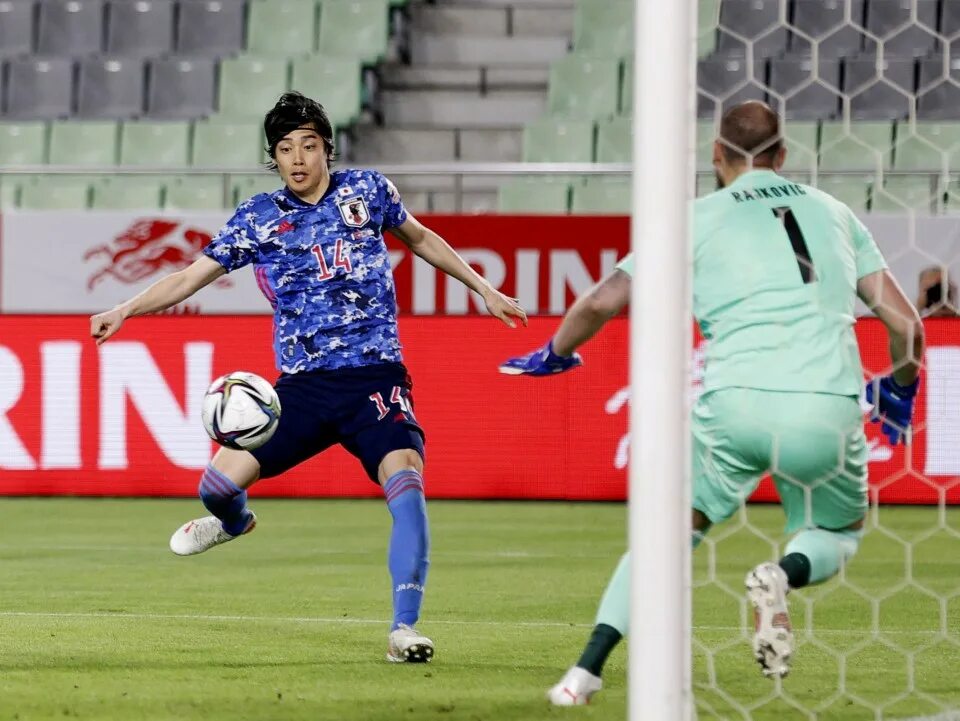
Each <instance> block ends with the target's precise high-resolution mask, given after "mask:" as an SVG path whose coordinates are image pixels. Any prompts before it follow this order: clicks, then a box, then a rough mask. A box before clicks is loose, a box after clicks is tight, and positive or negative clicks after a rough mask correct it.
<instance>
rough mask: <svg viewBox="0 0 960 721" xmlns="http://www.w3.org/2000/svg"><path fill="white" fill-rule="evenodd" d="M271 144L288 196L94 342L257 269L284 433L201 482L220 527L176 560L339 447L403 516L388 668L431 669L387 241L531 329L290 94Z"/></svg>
mask: <svg viewBox="0 0 960 721" xmlns="http://www.w3.org/2000/svg"><path fill="white" fill-rule="evenodd" d="M264 130H265V134H266V138H267V143H268V146H269V147H268V151H269V153H270V157H271V158H272V159H273V167H274V168H275V169H276V170H277V171H278V172H279V174H280V177H281V179H282V180H283V182H284V184H285V186H284V187H283V188H282V189H280V190H277V191H275V192H273V193H261V194H259V195H256V196H254V197H253V198H250V199H249V200H246V201H244V202H243V203H241V204H240V206H239V207H238V208H237V211H236V213H235V214H234V216H233V217H232V218H231V219H230V221H229V222H228V223H227V224H226V225H225V226H224V227H223V228H222V229H221V230H220V232H219V233H218V234H217V236H216V237H215V238H214V239H213V240H212V241H211V242H210V244H209V245H208V246H207V247H206V248H204V250H203V255H202V256H200V257H199V258H198V259H197V260H196V261H195V262H194V263H193V264H192V265H191V266H189V267H188V268H186V269H184V270H182V271H178V272H175V273H171V274H170V275H168V276H166V277H165V278H162V279H161V280H159V281H157V282H156V283H154V284H153V285H151V286H150V287H149V288H147V289H146V290H144V291H143V292H142V293H140V294H139V295H137V296H135V297H133V298H131V299H130V300H128V301H127V302H125V303H122V304H120V305H118V306H117V307H115V308H113V309H112V310H109V311H106V312H105V313H100V314H99V315H95V316H93V317H92V318H91V329H90V331H91V335H92V336H93V337H94V338H95V339H96V341H97V343H98V344H100V343H103V342H104V341H106V340H107V339H108V338H110V337H111V336H112V335H113V334H114V333H116V332H117V331H118V330H119V329H120V326H121V325H122V324H123V321H124V320H125V319H126V318H129V317H131V316H136V315H142V314H144V313H152V312H156V311H160V310H164V309H166V308H169V307H171V306H173V305H176V304H177V303H181V302H183V301H184V300H186V299H187V298H189V297H190V296H191V295H193V294H194V293H196V292H197V291H198V290H200V289H201V288H203V287H204V286H206V285H208V284H210V283H211V282H213V281H214V280H216V279H217V278H219V277H220V276H221V275H223V274H224V273H228V272H231V271H234V270H237V269H238V268H242V267H243V266H245V265H249V264H253V266H254V269H255V272H256V277H257V281H258V283H259V284H260V287H261V289H262V290H263V292H264V294H265V295H266V296H267V298H268V299H269V300H270V302H271V304H272V305H273V307H274V353H275V357H276V363H277V366H278V368H279V369H280V371H281V375H280V378H279V380H278V381H277V382H276V385H275V387H276V391H277V394H278V395H279V397H280V404H281V407H282V409H283V412H282V414H281V417H280V423H279V425H278V427H277V431H276V433H275V434H274V436H273V438H271V439H270V440H269V441H268V442H267V443H266V444H264V445H263V446H261V447H260V448H257V449H255V450H253V451H239V450H232V449H229V448H220V449H219V450H218V451H217V453H216V455H215V456H214V458H213V460H212V461H211V463H210V465H209V466H207V468H206V470H205V471H204V472H203V475H202V478H201V481H200V499H201V500H202V502H203V504H204V506H206V508H207V510H208V511H209V512H210V513H211V514H212V515H211V516H207V517H205V518H199V519H196V520H192V521H190V522H189V523H185V524H184V525H183V526H181V527H180V528H179V529H178V530H177V531H176V532H175V533H174V534H173V536H172V538H171V539H170V548H171V550H172V551H173V552H174V553H176V554H178V555H183V556H188V555H193V554H197V553H202V552H204V551H206V550H209V549H210V548H213V547H214V546H217V545H219V544H221V543H226V542H227V541H232V540H233V539H235V538H237V537H239V536H242V535H243V534H245V533H249V532H250V531H252V530H253V529H254V527H255V525H256V516H255V515H254V514H253V512H252V511H251V510H250V509H249V508H248V507H247V491H246V489H247V488H249V487H250V486H251V485H252V484H253V483H255V482H256V481H257V480H259V479H262V478H270V477H272V476H276V475H278V474H280V473H283V472H284V471H286V470H288V469H290V468H292V467H293V466H295V465H297V464H298V463H301V462H303V461H305V460H307V459H308V458H311V457H312V456H315V455H316V454H318V453H320V452H322V451H323V450H325V449H327V448H329V447H330V446H333V445H335V444H337V443H339V444H340V445H342V446H343V447H344V448H346V449H347V450H348V451H349V452H350V453H351V454H353V455H354V456H356V457H357V458H358V459H359V460H360V462H361V464H362V465H363V468H364V470H365V471H366V472H367V474H368V475H369V477H370V478H371V479H372V480H373V481H374V482H377V483H379V484H380V485H381V486H382V487H383V492H384V495H385V496H386V501H387V506H388V508H389V509H390V513H391V515H392V516H393V530H392V533H391V536H390V546H389V554H388V556H389V559H388V566H389V570H390V574H391V577H392V582H393V610H394V618H393V624H392V626H391V630H390V635H389V640H388V650H387V659H388V660H389V661H393V662H396V663H402V662H424V661H429V660H430V659H431V657H432V656H433V652H434V646H433V642H432V641H431V640H430V639H429V638H426V637H425V636H423V635H421V634H420V633H419V632H417V631H416V629H415V628H414V625H415V624H416V622H417V620H418V619H419V616H420V606H421V603H422V600H423V592H424V586H425V584H426V579H427V568H428V565H429V560H428V556H429V545H430V534H429V530H428V524H427V514H426V506H425V501H424V493H423V478H422V473H423V457H424V432H423V429H422V428H421V427H420V425H419V423H418V422H417V419H416V417H415V416H414V411H413V397H412V388H413V385H412V382H411V380H410V375H409V374H408V372H407V369H406V368H405V367H404V365H403V363H402V357H401V353H400V348H401V346H400V341H399V338H398V335H397V321H396V294H395V290H394V283H393V276H392V273H391V270H390V260H389V256H388V254H387V249H386V246H385V245H384V240H383V231H384V230H386V229H390V230H391V231H392V232H393V234H394V235H396V236H397V237H398V238H399V239H400V240H401V241H402V242H403V243H404V244H406V245H407V246H408V247H409V248H410V250H411V251H413V252H414V253H416V254H417V255H418V256H419V257H421V258H423V259H424V260H426V261H427V262H429V263H430V264H431V265H433V266H435V267H436V268H438V269H440V270H442V271H443V272H445V273H447V274H448V275H450V276H452V277H454V278H456V279H457V280H459V281H461V282H462V283H463V284H464V285H466V286H467V287H468V288H470V289H471V290H473V291H476V292H477V293H479V294H480V295H481V296H482V297H483V299H484V302H485V303H486V307H487V310H488V311H489V312H490V314H491V315H493V316H495V317H496V318H499V319H500V320H501V321H503V322H504V323H506V324H507V325H508V326H510V327H514V326H515V325H516V324H515V322H514V320H513V319H514V318H516V319H519V320H520V321H521V322H522V323H524V324H526V320H527V318H526V314H525V313H524V312H523V310H522V309H521V308H520V306H519V305H518V304H517V301H516V300H515V299H513V298H508V297H507V296H505V295H503V294H502V293H500V292H499V291H497V290H496V289H495V288H493V287H492V286H491V285H490V284H489V283H488V282H487V281H486V280H485V279H484V278H483V277H481V276H480V275H478V274H477V273H476V272H475V271H474V270H473V269H472V268H471V267H470V266H469V265H468V264H467V263H466V262H465V261H464V260H463V259H462V258H461V257H460V256H459V255H457V253H456V252H455V251H454V250H453V249H452V248H451V247H450V246H449V245H448V244H447V243H446V241H444V240H443V238H441V237H440V236H439V235H437V234H436V233H434V232H433V231H431V230H429V229H428V228H426V227H424V226H423V225H421V224H420V223H419V222H418V221H417V220H416V218H414V217H413V216H412V215H410V214H409V213H408V212H407V210H406V209H405V208H404V206H403V203H402V201H401V200H400V195H399V193H398V192H397V189H396V188H395V187H394V186H393V184H392V183H391V182H390V181H389V180H387V179H386V178H385V177H384V176H383V175H381V174H380V173H378V172H375V171H371V170H337V171H333V172H331V171H330V163H331V161H332V160H333V157H334V144H333V130H332V127H331V125H330V121H329V119H328V118H327V114H326V112H325V111H324V109H323V107H322V106H321V105H320V104H319V103H317V102H315V101H314V100H311V99H309V98H306V97H304V96H303V95H301V94H299V93H295V92H290V93H286V94H284V95H283V96H282V97H281V98H280V100H279V101H278V102H277V104H276V105H275V106H274V108H273V109H272V110H270V111H269V112H268V113H267V115H266V117H265V119H264Z"/></svg>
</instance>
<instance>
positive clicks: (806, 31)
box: [790, 0, 872, 58]
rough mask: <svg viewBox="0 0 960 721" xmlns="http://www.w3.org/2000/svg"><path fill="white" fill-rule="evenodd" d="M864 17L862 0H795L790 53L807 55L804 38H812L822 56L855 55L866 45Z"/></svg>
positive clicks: (808, 45) (808, 48)
mask: <svg viewBox="0 0 960 721" xmlns="http://www.w3.org/2000/svg"><path fill="white" fill-rule="evenodd" d="M848 13H849V15H848ZM863 16H864V10H863V0H798V1H797V2H796V3H795V4H794V11H793V22H792V25H793V28H794V29H795V30H796V31H797V32H794V33H793V34H792V38H791V40H790V47H791V50H792V51H793V52H802V53H809V52H810V51H811V47H810V41H809V40H808V39H807V38H812V39H813V40H815V41H816V42H817V43H818V48H819V50H820V54H821V55H822V56H828V57H832V58H839V57H844V56H846V55H851V54H854V55H855V54H856V53H858V52H859V51H860V50H862V49H863V48H864V45H865V43H866V42H867V38H866V36H865V35H864V34H863V31H862V28H863ZM848 17H849V21H848V20H847V18H848ZM871 42H872V41H871Z"/></svg>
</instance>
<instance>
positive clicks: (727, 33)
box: [693, 0, 960, 721]
mask: <svg viewBox="0 0 960 721" xmlns="http://www.w3.org/2000/svg"><path fill="white" fill-rule="evenodd" d="M698 5H699V12H700V16H699V33H700V34H699V38H698V48H699V55H700V57H699V60H698V68H697V70H698V72H697V78H698V82H697V114H698V121H697V122H698V128H697V194H698V195H701V196H702V195H705V194H707V193H709V192H712V191H713V190H715V189H716V180H715V174H714V169H713V163H712V158H713V153H714V141H715V140H716V138H717V137H718V134H719V128H720V119H721V117H722V115H723V113H724V112H725V111H726V110H727V109H729V108H731V107H733V106H734V105H736V104H738V103H740V102H742V101H744V100H749V99H758V100H763V101H765V102H767V103H768V104H769V105H770V106H771V107H772V108H773V109H774V110H776V111H777V112H778V114H779V115H780V117H781V134H782V139H783V140H784V143H785V146H786V148H787V157H786V163H785V165H784V169H783V174H784V175H786V176H788V177H790V178H792V179H795V180H797V181H798V182H802V183H808V184H811V185H814V186H818V187H820V188H821V189H823V190H826V191H827V192H828V193H830V194H831V195H833V196H834V197H836V198H838V199H839V200H841V201H843V202H844V203H846V204H847V205H849V206H850V208H851V209H853V210H854V211H855V212H856V213H857V215H858V216H859V217H860V218H861V219H862V220H863V221H864V222H865V223H866V225H867V227H868V228H869V229H870V230H871V231H872V233H873V235H874V237H875V238H876V240H877V242H878V245H879V246H880V248H881V250H882V251H883V253H884V256H885V258H886V260H887V262H888V264H889V266H890V268H891V270H892V271H893V274H894V275H895V276H897V278H898V280H899V282H900V284H901V285H902V286H903V288H904V289H905V292H906V293H907V295H908V296H909V297H910V298H911V300H914V301H915V302H916V304H917V305H918V307H919V308H920V310H921V315H922V316H924V318H925V320H924V327H925V329H926V334H927V352H926V354H925V357H924V358H923V359H922V361H923V366H924V370H923V380H922V383H921V390H920V394H919V396H918V400H917V407H916V412H915V415H914V426H913V429H912V433H911V439H912V443H911V445H910V446H908V447H904V446H903V445H896V446H893V445H891V444H890V442H889V440H888V438H887V437H886V436H884V435H883V434H882V433H881V432H880V428H879V425H878V424H877V425H875V424H868V429H867V445H868V448H867V453H868V455H869V464H868V468H869V482H868V483H869V491H868V495H869V509H868V511H867V512H866V516H865V525H864V535H863V538H862V542H861V543H860V547H859V551H858V552H857V553H856V555H855V556H854V557H853V558H852V559H851V560H850V561H849V562H848V563H847V564H846V565H844V566H843V567H841V569H840V572H839V574H838V575H837V576H836V577H834V578H833V579H831V580H828V581H826V582H825V583H822V584H817V585H811V586H808V587H806V588H802V589H799V590H795V591H793V592H791V593H790V594H789V597H788V600H789V603H790V611H791V621H792V625H793V630H794V634H795V639H796V648H795V652H794V657H793V660H792V670H791V672H790V674H789V675H788V676H787V677H786V678H784V679H782V680H780V679H777V680H769V679H767V678H764V677H763V676H762V675H761V674H760V673H759V672H758V669H757V667H756V665H755V664H754V661H753V659H752V655H751V652H750V650H749V643H750V640H751V638H752V635H753V611H752V608H751V607H750V605H749V603H748V601H747V599H746V598H745V596H744V592H743V580H744V574H745V573H746V572H747V571H748V570H749V569H751V568H753V567H754V566H755V565H756V564H758V563H761V562H763V561H768V560H776V559H779V558H780V557H781V556H782V555H783V554H784V549H785V547H786V544H787V542H788V541H789V540H790V536H788V535H786V534H785V532H784V514H783V511H782V510H781V508H780V506H778V505H775V504H768V505H764V504H762V503H748V504H745V505H742V506H741V508H740V510H739V511H738V512H737V513H736V514H735V515H734V517H732V518H731V519H729V520H728V521H726V522H724V523H722V524H718V525H716V526H714V527H713V528H712V529H711V531H710V533H709V534H708V535H707V537H706V539H705V540H704V542H703V543H702V544H701V545H700V547H699V548H698V549H697V550H696V551H695V553H694V612H693V613H694V619H693V624H694V631H693V657H694V693H695V698H696V707H697V714H698V718H699V719H700V721H703V720H704V719H757V720H759V719H762V720H764V721H766V720H768V719H769V720H772V719H837V720H839V719H843V720H844V721H848V720H853V719H873V720H875V719H901V720H902V719H928V718H929V719H937V720H938V721H939V720H941V719H942V720H943V721H946V720H947V719H960V683H957V682H956V679H955V678H954V669H956V668H958V667H960V573H958V571H960V561H958V560H957V559H960V506H957V505H954V504H958V503H960V319H956V316H957V315H958V313H957V296H956V286H955V284H954V282H953V281H952V280H951V279H950V275H951V271H953V274H954V275H956V274H957V273H960V220H958V219H960V216H957V215H955V214H956V213H958V212H960V182H958V180H960V0H699V3H698ZM721 143H724V144H727V143H726V139H721ZM859 310H860V312H861V314H862V315H863V316H865V317H866V318H865V319H861V320H860V321H858V325H857V333H858V338H859V343H860V349H861V356H862V359H863V364H864V370H865V375H866V378H867V379H868V380H870V379H873V378H879V377H882V376H885V375H888V374H890V373H892V372H893V371H895V370H896V369H895V368H893V367H892V365H891V361H890V355H889V353H888V350H887V337H886V334H885V332H884V328H883V326H882V325H881V323H880V322H879V321H878V320H876V319H870V318H869V316H870V315H871V313H870V310H869V309H867V308H866V307H865V306H860V308H859ZM939 316H945V317H944V318H940V317H939ZM927 318H929V320H926V319H927ZM784 412H785V413H787V412H788V411H787V410H786V409H784ZM835 427H836V426H834V425H832V424H831V419H829V418H826V417H825V418H824V419H823V428H824V432H833V433H835V434H836V431H829V430H828V429H830V428H835ZM759 432H760V433H761V434H763V433H766V434H768V435H769V436H770V437H769V439H768V440H769V443H770V444H771V447H772V448H773V451H772V457H773V459H774V460H773V464H772V468H771V472H772V474H773V475H774V476H775V477H776V478H777V487H778V488H779V490H780V491H781V493H786V494H787V495H791V496H792V497H794V498H800V499H801V500H800V501H799V502H800V503H801V504H802V505H804V506H805V511H806V522H807V523H808V524H810V523H812V521H811V510H810V509H811V505H813V504H815V503H817V500H816V496H817V495H818V493H820V492H822V491H824V490H825V489H826V488H828V487H829V486H830V484H833V483H836V480H837V478H838V477H843V476H844V475H845V474H847V473H848V471H849V467H848V466H846V465H845V464H846V463H848V461H849V460H850V458H849V457H847V456H848V455H849V454H850V453H851V451H850V450H849V446H844V443H838V444H837V448H836V452H835V455H836V464H835V467H834V468H832V469H830V470H827V471H824V472H823V474H822V475H821V476H817V477H811V476H810V474H809V472H808V471H800V472H797V473H794V471H793V470H792V468H794V467H796V462H795V459H794V460H792V461H791V460H789V459H788V456H789V454H790V452H791V451H789V450H788V449H789V447H790V446H791V445H792V446H793V447H794V448H795V449H796V448H797V446H798V441H797V439H796V438H791V437H789V434H788V432H787V431H781V430H778V429H777V428H770V427H768V428H764V429H759ZM839 440H840V439H839V438H838V441H839ZM823 442H824V441H823V439H822V437H820V438H809V439H806V440H801V441H800V442H799V447H800V450H799V451H796V452H794V455H796V454H797V453H799V454H800V455H801V456H802V454H803V447H804V446H803V444H804V443H809V444H810V445H809V446H807V447H808V448H810V452H811V454H813V453H814V452H815V448H814V446H815V444H822V443H823ZM791 464H792V465H791ZM804 474H806V476H805V477H804ZM759 497H760V498H762V499H764V500H769V501H773V500H776V499H777V493H776V492H775V490H774V485H773V484H772V483H771V481H770V479H769V478H767V479H765V480H764V481H762V482H761V486H760V492H759ZM754 500H756V497H754Z"/></svg>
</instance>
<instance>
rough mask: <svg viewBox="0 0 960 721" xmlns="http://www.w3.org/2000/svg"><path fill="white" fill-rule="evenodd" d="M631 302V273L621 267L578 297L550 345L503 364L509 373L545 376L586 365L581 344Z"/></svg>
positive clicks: (504, 370) (505, 371)
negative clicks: (581, 354)
mask: <svg viewBox="0 0 960 721" xmlns="http://www.w3.org/2000/svg"><path fill="white" fill-rule="evenodd" d="M628 302H630V275H629V274H627V273H626V272H624V271H622V270H620V269H617V270H614V271H613V273H611V274H610V275H608V276H607V277H606V278H604V279H603V280H601V281H600V282H599V283H597V284H596V285H595V286H593V288H591V289H590V290H589V291H588V292H587V293H585V294H584V295H582V296H580V297H579V298H577V300H576V302H575V303H574V304H573V305H572V306H571V307H570V310H568V311H567V313H566V315H565V316H564V317H563V320H562V321H561V322H560V327H559V328H557V332H556V333H555V334H554V336H553V338H552V339H551V340H549V341H548V342H547V343H546V345H544V346H542V347H541V348H538V349H537V350H535V351H532V352H530V353H527V354H526V355H523V356H517V357H516V358H510V359H508V360H506V361H505V362H504V363H503V364H502V365H501V366H500V372H501V373H506V374H508V375H532V376H544V375H555V374H557V373H563V372H564V371H568V370H571V369H573V368H576V367H577V366H579V365H582V363H583V360H582V359H581V357H580V354H579V353H577V352H576V350H577V348H579V347H580V346H581V345H583V344H584V343H586V342H587V341H588V340H590V339H591V338H592V337H593V336H594V335H596V334H597V332H598V331H599V330H600V329H601V328H602V327H603V326H604V324H605V323H606V322H607V321H608V320H610V319H611V318H612V317H613V316H615V315H616V314H617V313H619V312H620V311H621V310H623V309H624V308H625V307H626V305H627V303H628Z"/></svg>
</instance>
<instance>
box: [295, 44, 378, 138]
mask: <svg viewBox="0 0 960 721" xmlns="http://www.w3.org/2000/svg"><path fill="white" fill-rule="evenodd" d="M292 68H293V73H292V76H291V78H292V79H291V83H290V87H291V88H292V89H293V90H299V91H300V92H301V93H303V94H304V95H306V96H307V97H310V98H314V99H315V100H317V101H318V102H320V103H322V104H323V107H324V108H325V109H326V111H327V114H328V115H329V116H330V122H331V123H333V126H334V127H338V126H344V125H349V124H350V123H352V122H353V121H354V120H356V119H357V118H358V117H359V115H360V108H361V95H360V85H361V75H360V72H361V71H360V63H359V62H358V61H357V60H356V59H354V58H330V57H321V56H318V55H312V56H309V57H304V58H296V59H295V60H294V61H293V63H292Z"/></svg>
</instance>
